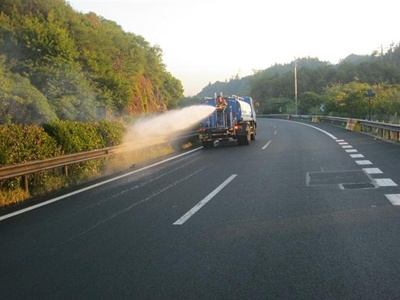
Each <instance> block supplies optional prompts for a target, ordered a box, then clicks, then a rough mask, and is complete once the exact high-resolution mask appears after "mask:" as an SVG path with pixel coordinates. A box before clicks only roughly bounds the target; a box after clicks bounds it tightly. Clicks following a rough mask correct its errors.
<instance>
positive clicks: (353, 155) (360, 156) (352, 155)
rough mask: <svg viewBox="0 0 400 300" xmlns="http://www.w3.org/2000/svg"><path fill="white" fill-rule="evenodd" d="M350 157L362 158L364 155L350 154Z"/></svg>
mask: <svg viewBox="0 0 400 300" xmlns="http://www.w3.org/2000/svg"><path fill="white" fill-rule="evenodd" d="M350 157H351V158H364V155H362V154H350Z"/></svg>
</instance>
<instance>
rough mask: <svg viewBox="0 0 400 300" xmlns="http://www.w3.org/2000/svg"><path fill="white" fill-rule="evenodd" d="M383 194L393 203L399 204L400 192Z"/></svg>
mask: <svg viewBox="0 0 400 300" xmlns="http://www.w3.org/2000/svg"><path fill="white" fill-rule="evenodd" d="M385 196H386V198H387V199H388V200H389V201H390V202H391V203H392V204H393V205H400V194H386V195H385Z"/></svg>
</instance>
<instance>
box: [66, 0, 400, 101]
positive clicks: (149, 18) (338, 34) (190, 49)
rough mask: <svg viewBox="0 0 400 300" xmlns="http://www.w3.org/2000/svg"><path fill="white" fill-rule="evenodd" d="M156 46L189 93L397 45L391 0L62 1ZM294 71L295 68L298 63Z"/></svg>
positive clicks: (398, 20) (399, 23)
mask: <svg viewBox="0 0 400 300" xmlns="http://www.w3.org/2000/svg"><path fill="white" fill-rule="evenodd" d="M67 2H68V3H69V4H70V5H71V6H72V7H73V8H74V9H75V10H76V11H77V12H82V13H88V12H94V13H96V14H97V15H100V16H102V17H104V18H106V19H108V20H112V21H114V22H116V23H117V24H118V25H120V26H121V27H122V29H123V30H124V31H126V32H130V33H133V34H136V35H141V36H142V37H143V38H144V39H145V40H146V41H147V42H149V43H150V44H151V45H152V46H156V45H157V46H159V47H160V48H161V49H162V52H163V56H162V57H163V62H164V64H165V65H166V69H167V71H169V72H170V73H171V74H172V75H173V76H174V77H175V78H177V79H179V80H180V81H181V82H182V85H183V87H184V95H185V96H194V95H196V94H197V93H199V92H200V91H201V90H202V89H203V87H205V86H206V85H208V84H209V83H214V82H216V81H225V80H229V79H231V78H233V77H235V76H236V75H239V77H244V76H248V75H252V74H254V72H256V71H259V70H264V69H267V68H269V67H271V66H272V65H274V64H286V63H290V62H292V61H294V60H295V59H296V58H302V57H313V58H318V59H319V60H321V61H328V62H330V63H332V64H336V63H338V62H339V61H340V60H341V59H344V58H346V57H347V56H348V55H350V54H352V53H354V54H359V55H365V54H367V55H369V54H371V53H372V52H373V51H379V52H381V50H383V52H386V51H387V50H388V49H389V47H390V45H391V44H393V43H394V44H395V45H397V44H399V43H400V31H399V28H400V18H399V17H398V7H399V4H398V0H380V1H371V0H364V1H359V0H334V1H333V0H325V1H322V0H272V1H268V0H67ZM299 67H301V66H299Z"/></svg>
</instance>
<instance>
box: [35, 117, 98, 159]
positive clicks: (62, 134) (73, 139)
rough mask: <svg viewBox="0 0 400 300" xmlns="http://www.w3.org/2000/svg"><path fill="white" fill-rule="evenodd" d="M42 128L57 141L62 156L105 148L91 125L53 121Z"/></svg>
mask: <svg viewBox="0 0 400 300" xmlns="http://www.w3.org/2000/svg"><path fill="white" fill-rule="evenodd" d="M43 128H44V130H45V131H46V132H47V133H48V134H49V135H50V136H52V137H53V138H54V139H55V140H56V141H57V144H58V145H59V146H60V147H61V149H62V152H63V153H64V154H72V153H78V152H83V151H90V150H94V149H100V148H104V147H105V146H106V144H105V142H104V140H103V139H102V137H101V136H100V135H99V134H98V131H97V128H96V126H95V124H93V123H82V122H76V121H53V122H50V123H48V124H44V125H43Z"/></svg>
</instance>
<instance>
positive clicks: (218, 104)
mask: <svg viewBox="0 0 400 300" xmlns="http://www.w3.org/2000/svg"><path fill="white" fill-rule="evenodd" d="M227 106H228V103H227V102H226V100H225V98H224V97H222V96H220V95H218V96H217V99H216V101H215V108H216V109H217V122H218V125H220V126H222V125H224V124H223V123H224V118H223V114H224V112H225V108H226V107H227Z"/></svg>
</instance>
